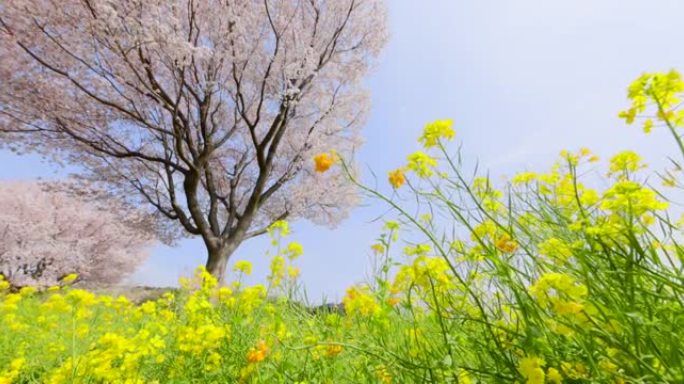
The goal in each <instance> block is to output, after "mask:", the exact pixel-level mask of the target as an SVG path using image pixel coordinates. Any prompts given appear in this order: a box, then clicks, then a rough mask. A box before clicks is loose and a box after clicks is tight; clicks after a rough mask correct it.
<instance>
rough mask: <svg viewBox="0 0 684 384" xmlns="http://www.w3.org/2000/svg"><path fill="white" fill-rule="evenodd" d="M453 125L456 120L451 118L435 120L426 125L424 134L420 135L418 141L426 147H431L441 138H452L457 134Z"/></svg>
mask: <svg viewBox="0 0 684 384" xmlns="http://www.w3.org/2000/svg"><path fill="white" fill-rule="evenodd" d="M453 126H454V121H453V120H451V119H445V120H435V121H433V122H432V123H428V124H426V125H425V128H424V129H423V135H422V136H420V138H419V139H418V141H419V142H420V143H422V144H423V146H424V147H425V148H430V147H434V146H436V145H437V144H438V143H439V140H440V139H446V140H451V139H453V137H454V136H455V135H456V132H454V129H453Z"/></svg>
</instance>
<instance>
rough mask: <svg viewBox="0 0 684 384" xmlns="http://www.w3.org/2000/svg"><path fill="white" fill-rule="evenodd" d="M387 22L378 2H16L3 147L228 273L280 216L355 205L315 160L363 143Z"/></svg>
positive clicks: (6, 18) (3, 72)
mask: <svg viewBox="0 0 684 384" xmlns="http://www.w3.org/2000/svg"><path fill="white" fill-rule="evenodd" d="M385 18H386V17H385V9H384V4H383V1H382V0H297V1H273V0H263V1H252V0H221V1H218V0H168V1H167V0H164V1H149V0H117V1H112V0H64V1H59V2H54V1H48V0H5V1H3V2H2V4H0V56H1V57H2V58H3V63H2V66H0V82H2V84H3V87H2V89H0V144H1V143H4V144H5V145H7V146H9V147H11V148H14V149H17V150H20V151H22V152H34V153H39V154H41V155H44V156H46V157H48V158H51V159H53V160H55V161H59V162H66V163H70V164H74V165H76V166H77V167H78V169H79V171H80V172H79V179H78V180H79V181H80V184H81V187H82V188H83V189H84V190H85V189H90V188H92V187H94V188H97V189H100V190H104V191H107V192H108V194H110V195H112V196H115V197H116V198H118V199H119V200H120V201H122V204H121V205H120V206H121V207H130V206H138V207H141V206H144V207H146V208H149V209H148V210H147V211H148V212H149V213H150V215H151V216H152V217H154V218H155V220H165V222H166V223H171V224H172V225H168V226H164V225H160V226H157V228H162V229H163V230H162V231H161V232H160V233H159V234H160V235H163V236H162V238H164V239H167V240H169V239H172V238H174V237H178V236H180V235H190V236H199V237H201V238H202V240H203V241H204V244H205V245H206V249H207V253H208V257H207V264H206V266H207V269H208V270H209V271H210V272H211V273H212V274H214V275H215V276H217V277H218V278H219V279H222V278H223V274H224V270H225V267H226V264H227V261H228V259H229V257H230V255H231V254H232V253H233V252H234V251H235V249H236V248H237V247H238V246H239V244H240V243H241V242H242V241H244V240H245V239H248V238H250V237H253V236H257V235H259V234H262V233H264V232H265V230H266V228H267V227H268V226H269V225H270V224H271V223H272V222H274V221H275V220H279V219H283V218H285V217H287V218H289V219H295V218H307V219H311V220H313V221H315V222H318V223H322V224H330V225H332V224H335V223H337V222H338V221H340V220H341V219H342V218H344V217H345V216H346V214H347V211H348V208H350V207H351V206H353V205H354V204H355V202H356V201H357V199H356V192H355V191H354V190H353V189H352V187H351V186H350V185H349V183H347V182H346V180H345V177H344V175H343V174H342V172H341V171H340V170H331V171H329V172H326V173H325V174H322V173H316V172H315V170H314V169H313V166H312V164H311V159H312V158H313V157H314V156H315V155H316V154H320V153H326V152H330V151H331V150H335V151H337V152H338V153H341V154H350V153H351V152H352V151H353V149H354V148H355V147H356V146H357V145H358V144H359V142H360V136H359V129H360V128H361V127H362V125H363V123H364V119H365V116H366V112H367V109H368V98H367V96H366V94H365V92H364V90H363V88H362V87H361V85H360V82H361V80H362V78H363V76H364V75H365V74H366V73H367V71H368V68H369V64H370V63H372V62H373V60H374V58H376V57H377V55H378V54H379V52H380V51H381V48H382V47H383V46H384V43H385V41H386V35H387V34H386V20H385ZM114 206H115V207H118V205H114ZM111 211H112V217H111V218H110V219H111V220H112V221H116V219H115V218H114V216H115V215H119V216H120V214H121V212H119V211H118V210H116V209H112V210H111ZM179 229H180V230H179ZM69 236H74V234H70V235H69ZM31 239H32V241H34V242H41V240H42V241H45V240H44V238H42V237H41V238H35V237H31ZM117 253H118V251H117Z"/></svg>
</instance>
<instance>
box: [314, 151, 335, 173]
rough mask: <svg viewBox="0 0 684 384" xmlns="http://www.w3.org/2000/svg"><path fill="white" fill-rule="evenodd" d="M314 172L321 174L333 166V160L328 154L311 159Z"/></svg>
mask: <svg viewBox="0 0 684 384" xmlns="http://www.w3.org/2000/svg"><path fill="white" fill-rule="evenodd" d="M313 161H314V165H315V169H316V172H319V173H323V172H325V171H327V170H328V169H330V167H332V166H333V164H335V158H334V157H333V155H331V154H330V153H319V154H318V155H316V156H314V157H313Z"/></svg>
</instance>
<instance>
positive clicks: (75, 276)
mask: <svg viewBox="0 0 684 384" xmlns="http://www.w3.org/2000/svg"><path fill="white" fill-rule="evenodd" d="M76 279H78V274H77V273H70V274H68V275H66V276H64V277H63V278H62V283H64V284H71V283H73V282H74V281H76Z"/></svg>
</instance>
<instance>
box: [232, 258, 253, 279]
mask: <svg viewBox="0 0 684 384" xmlns="http://www.w3.org/2000/svg"><path fill="white" fill-rule="evenodd" d="M233 270H234V271H235V272H240V273H244V274H245V275H247V276H249V275H251V274H252V263H250V262H249V261H247V260H239V261H237V262H236V263H235V265H234V266H233Z"/></svg>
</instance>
